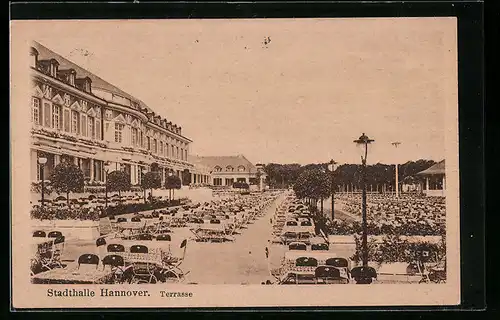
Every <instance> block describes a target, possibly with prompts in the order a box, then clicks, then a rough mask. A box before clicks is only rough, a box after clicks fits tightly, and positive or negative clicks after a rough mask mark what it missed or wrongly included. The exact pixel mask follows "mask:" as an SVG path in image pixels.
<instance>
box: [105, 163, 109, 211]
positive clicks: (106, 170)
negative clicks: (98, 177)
mask: <svg viewBox="0 0 500 320" xmlns="http://www.w3.org/2000/svg"><path fill="white" fill-rule="evenodd" d="M109 170H111V164H110V163H109V162H107V163H106V164H105V165H104V174H105V175H106V176H105V177H104V178H105V180H106V183H105V194H104V199H105V200H104V201H105V205H104V208H105V209H107V208H108V173H109Z"/></svg>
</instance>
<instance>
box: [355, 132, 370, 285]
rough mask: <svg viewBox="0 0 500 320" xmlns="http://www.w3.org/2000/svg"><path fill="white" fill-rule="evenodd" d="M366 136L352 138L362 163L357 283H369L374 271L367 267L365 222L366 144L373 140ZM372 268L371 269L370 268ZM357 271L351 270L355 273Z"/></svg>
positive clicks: (366, 230)
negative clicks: (361, 264)
mask: <svg viewBox="0 0 500 320" xmlns="http://www.w3.org/2000/svg"><path fill="white" fill-rule="evenodd" d="M374 141H375V140H372V139H370V138H368V136H366V135H365V134H364V133H363V134H362V135H361V136H360V137H359V138H358V139H357V140H354V143H356V145H357V146H358V147H360V151H361V164H362V175H361V179H362V181H361V183H362V188H363V193H362V218H363V222H362V226H363V235H362V243H361V246H362V260H363V267H362V268H361V269H359V270H360V271H359V272H360V274H358V281H357V282H358V283H371V279H372V275H373V273H374V272H375V270H374V269H373V268H370V267H368V227H367V222H366V158H367V156H368V145H369V144H371V143H372V142H374ZM372 269H373V270H372ZM357 272H358V271H355V272H353V274H356V273H357Z"/></svg>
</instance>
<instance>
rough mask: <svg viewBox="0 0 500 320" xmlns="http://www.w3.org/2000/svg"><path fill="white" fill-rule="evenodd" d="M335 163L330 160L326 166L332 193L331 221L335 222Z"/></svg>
mask: <svg viewBox="0 0 500 320" xmlns="http://www.w3.org/2000/svg"><path fill="white" fill-rule="evenodd" d="M336 164H337V162H335V160H333V159H332V160H330V163H329V164H328V170H330V175H331V181H330V188H331V193H332V221H333V220H335V186H334V179H335V178H334V177H335V176H334V171H335V165H336Z"/></svg>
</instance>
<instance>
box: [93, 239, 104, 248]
mask: <svg viewBox="0 0 500 320" xmlns="http://www.w3.org/2000/svg"><path fill="white" fill-rule="evenodd" d="M95 244H96V246H97V247H100V246H104V245H106V239H105V238H104V237H100V238H97V240H96V241H95Z"/></svg>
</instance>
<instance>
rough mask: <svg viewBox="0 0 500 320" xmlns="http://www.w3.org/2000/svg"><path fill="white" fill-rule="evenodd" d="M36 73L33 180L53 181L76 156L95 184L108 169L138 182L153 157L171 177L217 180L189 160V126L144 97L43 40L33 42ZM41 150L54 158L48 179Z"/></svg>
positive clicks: (48, 166) (189, 180)
mask: <svg viewBox="0 0 500 320" xmlns="http://www.w3.org/2000/svg"><path fill="white" fill-rule="evenodd" d="M31 71H32V77H31V79H32V86H31V95H32V97H31V122H32V127H31V137H32V139H31V168H30V169H31V178H32V180H33V181H38V180H41V179H45V180H47V179H49V178H50V174H51V172H52V170H53V168H54V167H55V166H56V165H57V164H58V163H60V162H61V161H71V162H74V163H75V164H76V165H78V166H79V167H80V169H82V171H83V173H84V175H85V178H86V181H87V184H102V183H104V182H105V176H106V175H105V167H107V168H108V169H109V170H111V171H112V170H124V171H126V172H127V173H129V174H130V179H131V183H132V185H137V184H140V181H141V175H142V174H143V172H145V171H149V170H150V169H151V165H152V164H153V163H156V164H157V166H154V167H157V168H159V170H158V171H159V172H160V174H161V177H162V180H163V181H164V179H165V178H166V176H167V175H168V173H169V172H173V173H174V174H177V175H178V176H180V177H181V178H182V179H183V183H184V184H189V183H192V182H193V180H194V179H197V181H200V182H201V181H204V182H207V183H208V182H209V180H210V177H209V175H208V174H206V172H198V171H199V170H197V168H195V166H194V165H193V164H192V163H190V162H189V161H188V158H189V146H190V143H191V142H192V141H191V140H190V139H189V138H187V137H186V136H185V135H184V134H183V132H182V128H181V126H179V125H177V124H174V123H172V122H171V121H169V120H168V119H164V118H161V117H160V116H159V115H157V114H155V112H154V111H153V110H152V109H151V108H149V107H148V106H146V105H145V104H144V102H142V101H141V100H139V99H137V98H135V97H133V96H132V95H130V94H128V93H126V92H124V91H122V90H120V89H119V88H117V87H115V86H114V85H112V84H110V83H108V82H106V81H105V80H103V79H101V78H99V77H98V76H96V75H94V74H92V73H91V72H89V71H87V70H85V69H83V68H81V67H79V66H78V65H76V64H75V63H73V62H71V61H69V60H67V59H65V58H64V57H62V56H60V55H58V54H57V53H55V52H53V51H51V50H49V49H48V48H46V47H44V46H43V45H41V44H39V43H37V42H34V43H33V45H32V48H31ZM131 72H132V71H131ZM157 107H161V106H157ZM41 156H43V157H44V158H46V159H47V163H46V164H45V165H44V177H41V174H40V172H41V171H40V166H39V165H38V158H39V157H41ZM105 164H106V165H107V166H105Z"/></svg>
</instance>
